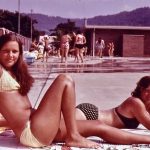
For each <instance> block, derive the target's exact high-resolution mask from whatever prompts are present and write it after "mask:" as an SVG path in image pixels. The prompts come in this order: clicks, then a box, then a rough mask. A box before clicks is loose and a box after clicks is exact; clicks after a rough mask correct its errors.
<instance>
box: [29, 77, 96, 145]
mask: <svg viewBox="0 0 150 150" xmlns="http://www.w3.org/2000/svg"><path fill="white" fill-rule="evenodd" d="M61 111H62V113H63V117H64V121H65V125H66V134H67V136H66V138H65V140H66V144H67V145H68V146H77V147H97V146H98V144H97V143H95V142H92V141H89V140H87V139H85V138H83V137H82V136H81V135H80V134H79V132H78V129H77V124H76V120H75V85H74V82H73V80H72V78H71V77H70V76H67V75H59V76H58V77H57V78H56V79H55V81H54V82H53V83H52V85H51V86H50V87H49V88H48V90H47V92H46V94H45V95H44V97H43V99H42V101H41V103H40V105H39V107H38V109H37V110H36V111H35V112H34V114H33V115H32V116H31V130H32V132H33V134H34V135H35V137H37V139H39V141H41V142H42V143H43V144H51V142H52V141H53V140H54V138H55V136H56V134H57V132H58V129H59V126H60V116H61Z"/></svg>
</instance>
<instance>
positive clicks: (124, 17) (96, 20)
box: [32, 7, 150, 31]
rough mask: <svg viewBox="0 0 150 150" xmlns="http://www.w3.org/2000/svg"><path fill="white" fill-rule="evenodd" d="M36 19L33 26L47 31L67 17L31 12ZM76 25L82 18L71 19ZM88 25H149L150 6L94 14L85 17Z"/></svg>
mask: <svg viewBox="0 0 150 150" xmlns="http://www.w3.org/2000/svg"><path fill="white" fill-rule="evenodd" d="M32 17H33V18H34V19H36V20H37V22H38V23H37V24H35V28H37V29H39V30H45V31H48V30H50V29H54V28H55V27H56V26H57V25H58V24H59V23H65V22H67V20H68V19H69V18H61V17H51V16H46V15H42V14H33V16H32ZM71 20H72V21H75V23H76V26H77V27H81V26H83V25H84V18H83V19H71ZM87 20H88V24H90V25H129V26H150V8H149V7H144V8H138V9H135V10H133V11H129V12H127V11H124V12H120V13H118V14H114V15H107V16H95V17H93V18H87Z"/></svg>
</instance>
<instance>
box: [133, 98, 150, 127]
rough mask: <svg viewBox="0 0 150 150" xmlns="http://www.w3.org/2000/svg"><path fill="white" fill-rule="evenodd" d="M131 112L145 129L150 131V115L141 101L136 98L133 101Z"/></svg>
mask: <svg viewBox="0 0 150 150" xmlns="http://www.w3.org/2000/svg"><path fill="white" fill-rule="evenodd" d="M131 111H132V112H133V114H134V116H135V117H136V119H137V120H138V121H139V122H140V123H141V124H142V125H143V126H144V127H146V128H147V129H150V113H149V112H148V111H147V109H146V106H145V105H144V103H143V102H142V101H141V100H140V99H138V98H135V99H134V100H133V101H132V107H131Z"/></svg>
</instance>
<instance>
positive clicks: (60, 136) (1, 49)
mask: <svg viewBox="0 0 150 150" xmlns="http://www.w3.org/2000/svg"><path fill="white" fill-rule="evenodd" d="M33 81H34V80H33V78H32V76H31V75H30V74H29V72H28V68H27V65H26V64H25V62H24V61H23V49H22V43H21V41H20V39H19V38H18V37H17V36H16V35H15V34H7V35H2V36H1V37H0V113H1V114H2V116H3V117H4V118H3V117H1V119H3V120H0V126H3V125H5V126H7V127H10V128H11V129H12V130H13V132H14V134H15V135H16V137H17V138H18V140H19V141H20V143H21V144H23V145H25V146H28V147H36V148H38V147H44V146H47V145H50V144H51V143H52V142H53V141H55V142H58V141H63V142H65V144H66V145H67V146H71V147H72V146H73V147H85V148H98V147H99V144H98V143H96V142H94V141H90V140H88V139H86V138H85V137H88V136H99V137H101V138H103V139H104V140H106V141H109V142H111V143H120V144H121V143H122V144H130V143H150V136H146V135H137V134H132V133H128V132H125V131H122V130H120V129H117V128H114V127H111V126H107V125H106V124H104V123H100V122H99V121H98V120H76V118H75V83H74V81H73V79H72V78H71V77H70V76H69V75H66V74H60V75H58V76H57V77H56V79H55V80H54V81H53V83H52V84H51V85H50V86H49V88H48V90H47V91H46V93H45V95H44V96H43V98H42V99H41V102H40V104H39V106H38V108H37V109H33V108H32V106H31V103H30V101H29V98H28V96H27V94H28V92H29V91H30V88H31V87H32V84H33ZM58 89H59V90H58ZM61 114H63V118H64V119H61ZM83 136H84V137H83Z"/></svg>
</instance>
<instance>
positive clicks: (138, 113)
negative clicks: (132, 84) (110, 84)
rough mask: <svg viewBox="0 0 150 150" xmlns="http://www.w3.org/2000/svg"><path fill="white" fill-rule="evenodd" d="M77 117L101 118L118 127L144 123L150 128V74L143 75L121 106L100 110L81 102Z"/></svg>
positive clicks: (135, 126) (131, 126)
mask: <svg viewBox="0 0 150 150" xmlns="http://www.w3.org/2000/svg"><path fill="white" fill-rule="evenodd" d="M76 108H77V110H76V111H77V113H76V114H77V115H76V116H77V119H87V120H99V121H101V122H102V123H104V124H107V125H109V126H112V127H116V128H127V129H135V128H137V127H138V125H139V124H142V125H143V126H144V127H146V128H147V129H150V76H144V77H142V78H141V79H140V80H139V81H138V83H137V86H136V88H135V90H134V91H133V92H132V93H131V97H129V98H127V99H126V100H125V101H124V102H123V103H121V104H120V105H119V106H117V107H115V108H112V109H109V110H99V109H98V107H97V106H95V105H93V104H89V103H82V104H79V105H78V106H77V107H76Z"/></svg>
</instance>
